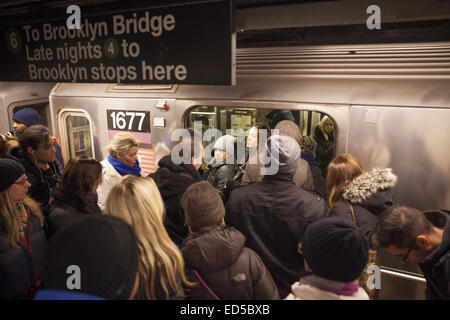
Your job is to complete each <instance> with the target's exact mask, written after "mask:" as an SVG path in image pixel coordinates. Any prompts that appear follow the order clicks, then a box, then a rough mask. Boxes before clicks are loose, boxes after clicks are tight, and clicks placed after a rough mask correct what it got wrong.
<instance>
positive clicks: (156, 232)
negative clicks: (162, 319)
mask: <svg viewBox="0 0 450 320" xmlns="http://www.w3.org/2000/svg"><path fill="white" fill-rule="evenodd" d="M105 214H106V215H112V216H115V217H118V218H121V219H123V220H125V222H127V223H128V224H129V225H130V226H131V227H132V228H133V230H134V232H135V234H136V238H137V242H138V247H139V252H140V259H139V266H138V274H139V290H138V292H137V294H136V297H135V299H137V300H141V299H146V300H149V299H150V300H155V299H156V300H178V299H184V290H183V285H184V286H187V287H189V286H191V285H192V283H190V282H189V281H188V280H187V278H186V275H185V272H184V260H183V256H182V254H181V252H180V249H179V248H178V246H177V245H176V244H175V243H174V242H173V241H172V240H171V239H170V237H169V235H168V233H167V230H166V228H165V227H164V224H163V221H164V215H165V208H164V202H163V200H162V198H161V194H160V192H159V190H158V187H157V186H156V184H155V182H154V181H153V179H151V178H148V177H137V176H135V175H128V176H126V177H125V178H124V179H122V180H121V181H120V182H119V183H118V184H116V185H115V186H114V187H113V188H112V189H111V192H110V193H109V195H108V198H107V200H106V206H105Z"/></svg>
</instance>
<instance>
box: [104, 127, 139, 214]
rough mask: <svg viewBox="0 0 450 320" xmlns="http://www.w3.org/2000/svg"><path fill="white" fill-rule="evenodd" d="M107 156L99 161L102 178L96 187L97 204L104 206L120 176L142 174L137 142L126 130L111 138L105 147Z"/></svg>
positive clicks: (120, 178)
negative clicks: (101, 168)
mask: <svg viewBox="0 0 450 320" xmlns="http://www.w3.org/2000/svg"><path fill="white" fill-rule="evenodd" d="M106 151H107V153H108V156H107V157H106V159H105V160H103V161H102V162H101V164H102V166H103V179H102V182H101V183H100V185H99V186H98V189H97V194H98V206H99V207H100V209H102V210H103V209H104V208H105V201H106V198H107V197H108V193H109V190H111V188H112V187H113V186H114V185H115V184H116V183H118V182H119V181H120V180H122V177H123V176H125V175H127V174H131V175H135V176H144V175H145V174H144V172H143V171H142V170H141V167H140V166H139V161H138V157H137V153H138V151H139V142H138V141H137V139H136V138H135V137H134V136H133V135H132V134H130V133H128V132H119V133H117V134H116V135H115V136H114V137H113V138H112V140H111V144H110V145H109V146H108V147H107V149H106Z"/></svg>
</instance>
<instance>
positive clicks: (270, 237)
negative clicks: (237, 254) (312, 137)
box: [225, 173, 326, 298]
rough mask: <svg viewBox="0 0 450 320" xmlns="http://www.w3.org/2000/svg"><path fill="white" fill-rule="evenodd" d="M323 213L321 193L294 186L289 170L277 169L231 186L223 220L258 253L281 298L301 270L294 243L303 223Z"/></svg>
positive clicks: (324, 206)
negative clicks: (319, 194)
mask: <svg viewBox="0 0 450 320" xmlns="http://www.w3.org/2000/svg"><path fill="white" fill-rule="evenodd" d="M325 214H326V204H325V201H324V200H323V199H322V198H321V197H319V196H316V195H314V194H312V193H310V192H308V191H306V190H304V189H303V188H301V187H297V186H296V185H295V184H294V182H293V177H292V174H282V173H278V174H277V175H274V176H265V177H264V178H263V180H262V181H261V182H257V183H253V184H250V185H247V186H244V187H241V188H237V189H235V190H233V192H232V193H231V197H230V200H229V202H228V205H227V214H226V216H225V222H226V223H227V224H229V225H231V226H234V227H235V228H236V229H238V230H239V231H241V232H242V233H243V234H244V235H245V237H246V238H247V246H248V247H249V248H251V249H253V250H255V251H256V253H258V254H259V256H260V257H261V259H262V260H263V262H264V264H265V265H266V266H267V268H268V269H269V271H270V273H271V275H272V277H273V279H274V280H275V283H276V285H277V287H278V290H279V292H280V296H281V297H282V298H283V297H286V296H287V295H288V294H289V291H290V288H291V284H292V283H294V282H295V281H297V280H298V279H299V277H300V276H301V275H302V274H303V273H304V269H303V261H302V259H301V257H300V256H299V255H298V253H297V248H298V243H299V242H300V241H302V239H303V234H304V232H305V229H306V227H307V226H308V225H309V224H310V223H311V222H314V221H316V220H318V219H321V218H323V217H324V216H325Z"/></svg>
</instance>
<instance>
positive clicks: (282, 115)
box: [186, 106, 335, 175]
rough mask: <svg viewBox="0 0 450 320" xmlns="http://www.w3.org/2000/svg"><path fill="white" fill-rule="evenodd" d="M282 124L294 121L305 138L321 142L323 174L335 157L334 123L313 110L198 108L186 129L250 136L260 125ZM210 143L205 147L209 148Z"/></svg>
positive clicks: (317, 157)
mask: <svg viewBox="0 0 450 320" xmlns="http://www.w3.org/2000/svg"><path fill="white" fill-rule="evenodd" d="M281 120H291V121H293V122H294V123H295V124H297V126H298V127H299V129H300V133H301V135H302V136H311V137H312V138H314V140H315V141H316V142H317V148H316V154H315V155H314V156H315V160H316V162H318V164H319V165H320V167H321V169H322V172H323V174H324V175H325V173H324V171H325V170H326V167H327V166H328V163H329V162H330V161H331V159H333V157H334V132H335V127H334V122H333V120H332V119H331V118H330V117H328V116H327V115H326V114H324V113H321V112H318V111H310V110H279V109H261V108H249V107H222V106H195V107H194V108H192V109H190V112H189V113H188V115H187V117H186V126H187V127H191V128H194V122H195V121H201V129H202V133H204V132H205V131H206V130H207V129H210V128H216V129H218V130H219V131H221V133H222V134H227V133H228V134H232V135H234V136H238V135H241V134H243V135H248V131H249V129H250V128H251V127H252V126H254V125H255V124H257V123H260V124H266V125H267V126H269V127H270V128H271V129H273V128H274V127H275V126H276V124H277V123H278V122H279V121H281ZM207 143H208V142H206V143H204V144H207Z"/></svg>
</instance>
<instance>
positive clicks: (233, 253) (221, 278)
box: [181, 226, 279, 300]
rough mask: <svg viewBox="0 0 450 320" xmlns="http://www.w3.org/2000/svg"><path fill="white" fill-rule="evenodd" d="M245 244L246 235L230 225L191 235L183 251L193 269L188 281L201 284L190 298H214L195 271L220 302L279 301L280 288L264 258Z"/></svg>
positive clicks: (189, 271)
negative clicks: (222, 300)
mask: <svg viewBox="0 0 450 320" xmlns="http://www.w3.org/2000/svg"><path fill="white" fill-rule="evenodd" d="M244 245H245V237H244V235H243V234H242V233H240V232H239V231H237V230H236V229H234V228H232V227H228V226H219V227H216V228H214V229H210V230H208V231H205V232H195V233H190V234H189V236H188V237H187V238H186V239H185V240H184V242H183V245H182V248H181V252H182V253H183V258H184V260H185V262H186V267H187V268H188V269H190V270H188V277H189V280H190V281H192V282H197V283H199V284H198V285H197V286H194V287H192V288H190V289H189V291H188V292H187V293H188V295H189V298H190V299H195V300H208V299H209V300H210V299H213V296H212V294H211V293H209V291H208V290H207V289H206V288H205V287H204V286H203V285H202V284H201V283H200V281H199V279H198V278H197V276H196V275H195V273H194V271H193V270H196V271H197V272H198V273H199V274H200V276H201V278H202V279H203V281H205V282H206V283H207V285H208V286H209V287H210V288H211V289H212V291H214V293H215V294H216V295H217V296H219V297H220V298H221V299H224V300H250V299H259V300H273V299H279V295H278V290H277V287H276V285H275V283H274V281H273V279H272V276H271V275H270V273H269V271H268V270H267V268H266V266H265V265H264V263H263V262H262V261H261V258H260V257H259V256H258V254H256V253H255V252H254V251H253V250H251V249H249V248H246V247H244Z"/></svg>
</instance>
